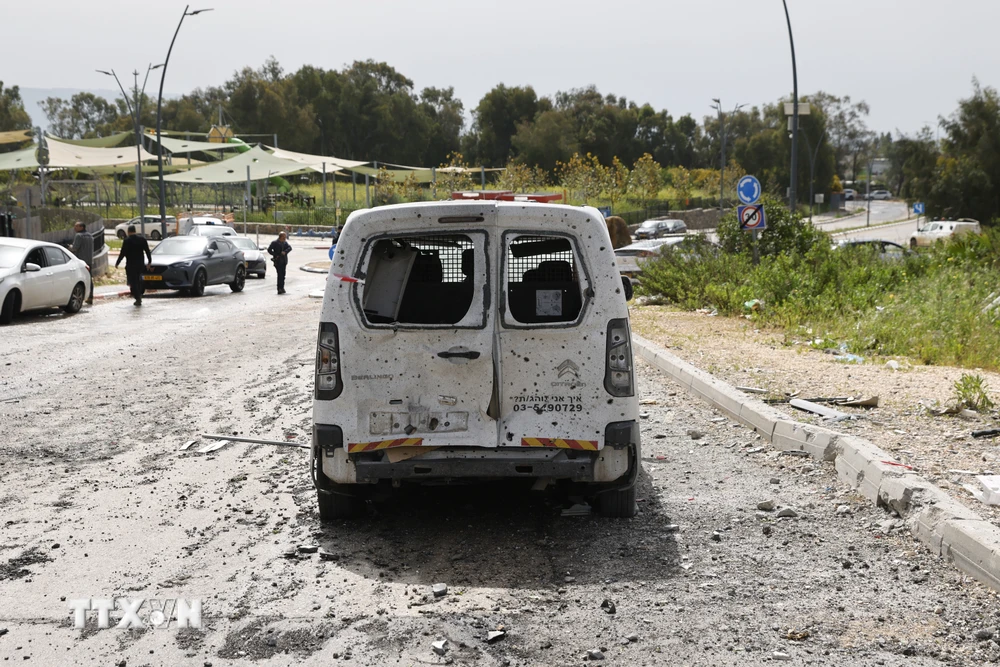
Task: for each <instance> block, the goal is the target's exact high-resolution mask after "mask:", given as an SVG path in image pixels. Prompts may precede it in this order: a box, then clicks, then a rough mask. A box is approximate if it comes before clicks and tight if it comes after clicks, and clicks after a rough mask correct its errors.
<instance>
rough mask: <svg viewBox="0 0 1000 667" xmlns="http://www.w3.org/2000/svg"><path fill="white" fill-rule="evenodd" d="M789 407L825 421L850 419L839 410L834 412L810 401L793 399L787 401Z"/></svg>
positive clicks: (849, 416)
mask: <svg viewBox="0 0 1000 667" xmlns="http://www.w3.org/2000/svg"><path fill="white" fill-rule="evenodd" d="M789 405H791V406H792V407H793V408H796V409H797V410H802V411H803V412H811V413H813V414H816V415H819V416H821V417H823V418H825V419H850V418H851V415H849V414H847V413H846V412H841V411H840V410H834V409H833V408H829V407H827V406H825V405H820V404H819V403H813V402H812V401H806V400H804V399H801V398H793V399H792V400H791V401H789Z"/></svg>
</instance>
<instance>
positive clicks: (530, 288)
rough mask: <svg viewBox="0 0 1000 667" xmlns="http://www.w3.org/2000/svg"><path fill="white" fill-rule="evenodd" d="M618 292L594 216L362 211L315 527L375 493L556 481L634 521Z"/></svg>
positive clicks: (625, 344) (443, 206)
mask: <svg viewBox="0 0 1000 667" xmlns="http://www.w3.org/2000/svg"><path fill="white" fill-rule="evenodd" d="M626 291H627V292H628V296H629V297H630V296H631V289H630V286H627V285H625V284H623V281H622V278H621V275H620V274H619V272H618V268H617V267H616V266H615V255H614V253H613V251H612V247H611V240H610V238H609V236H608V231H607V227H606V226H605V223H604V220H603V218H602V216H601V214H600V213H599V212H598V211H597V210H596V209H593V208H580V207H574V206H561V205H553V204H536V203H521V202H509V203H508V202H497V201H456V202H429V203H417V204H402V205H396V206H385V207H380V208H376V209H370V210H362V211H356V212H355V213H353V214H351V216H350V217H349V218H348V220H347V223H346V224H345V226H344V228H343V231H342V233H341V235H340V239H339V241H338V243H337V249H336V252H335V254H334V257H333V264H332V266H331V269H330V274H329V277H328V280H327V285H326V292H325V295H324V302H323V309H322V315H321V321H320V325H319V340H318V345H317V351H316V377H315V396H314V398H315V402H314V407H313V439H312V455H311V461H312V477H313V481H314V483H315V485H316V489H317V492H318V498H319V511H320V516H321V518H322V519H323V520H331V519H335V518H344V517H349V516H353V515H355V514H357V513H359V512H361V511H362V510H363V509H364V501H365V499H367V498H370V497H372V495H374V493H375V491H376V489H379V488H382V489H385V488H387V487H388V488H391V487H392V486H399V485H401V484H404V483H434V484H446V483H463V482H464V483H469V482H476V481H480V480H487V479H509V478H525V479H528V480H533V482H534V484H533V488H535V489H543V488H545V487H546V486H547V485H548V484H551V483H555V482H557V481H558V482H560V483H568V484H570V485H572V488H574V489H578V492H579V493H580V494H581V495H585V496H588V497H590V498H591V500H592V502H593V503H594V506H595V508H596V509H597V511H598V512H599V513H600V514H602V515H604V516H614V517H630V516H633V515H634V513H635V480H636V475H637V473H638V471H639V460H640V451H639V426H638V412H639V408H638V400H637V398H636V395H635V374H634V371H633V360H632V347H631V338H630V332H629V321H628V308H627V304H626Z"/></svg>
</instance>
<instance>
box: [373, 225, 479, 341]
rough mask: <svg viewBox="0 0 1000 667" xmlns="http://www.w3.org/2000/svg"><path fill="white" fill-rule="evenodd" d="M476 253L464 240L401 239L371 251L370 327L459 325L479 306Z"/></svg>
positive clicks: (436, 237) (461, 237)
mask: <svg viewBox="0 0 1000 667" xmlns="http://www.w3.org/2000/svg"><path fill="white" fill-rule="evenodd" d="M475 257H476V247H475V244H474V243H473V240H472V238H471V237H469V236H466V235H464V234H449V235H434V236H397V237H393V238H387V239H379V240H377V241H375V242H374V244H373V245H372V246H371V251H370V254H369V257H368V266H367V268H366V269H365V273H366V277H365V285H364V288H363V299H362V309H363V311H364V317H365V319H366V320H367V321H368V323H369V324H457V323H459V322H460V321H462V319H463V318H465V316H466V314H467V313H468V312H469V309H470V308H471V306H472V303H473V297H474V294H475V290H474V289H473V286H474V283H475V270H476V265H475V263H476V259H475Z"/></svg>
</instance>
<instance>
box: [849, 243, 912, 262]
mask: <svg viewBox="0 0 1000 667" xmlns="http://www.w3.org/2000/svg"><path fill="white" fill-rule="evenodd" d="M835 247H837V248H868V249H869V250H871V251H872V252H875V253H878V256H879V258H880V259H884V260H889V261H892V260H900V259H903V258H904V257H906V256H907V255H909V254H910V251H909V250H907V249H906V248H905V247H903V246H901V245H899V244H898V243H895V242H893V241H886V240H885V239H846V240H842V241H840V242H838V243H837V244H836V246H835Z"/></svg>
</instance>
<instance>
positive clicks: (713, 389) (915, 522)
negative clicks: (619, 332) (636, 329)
mask: <svg viewBox="0 0 1000 667" xmlns="http://www.w3.org/2000/svg"><path fill="white" fill-rule="evenodd" d="M632 344H633V346H634V348H635V351H636V354H637V356H638V357H639V358H640V359H642V360H643V361H645V362H647V363H648V364H650V365H651V366H653V367H654V368H657V369H659V370H660V371H663V372H664V373H666V374H667V375H669V376H670V377H671V378H673V379H674V380H675V381H676V382H677V383H678V384H680V385H681V386H683V387H684V388H685V389H687V390H688V391H689V392H690V393H692V394H694V395H695V396H697V397H699V398H701V399H702V400H704V401H706V402H707V403H709V404H710V405H712V406H713V407H714V408H716V409H718V410H719V411H720V412H722V413H724V414H725V415H727V416H728V417H729V418H731V419H733V420H735V421H737V422H740V423H741V424H743V425H744V426H746V427H748V428H752V429H753V430H755V431H756V432H757V433H759V434H760V435H761V437H763V438H764V439H765V440H767V441H768V442H770V443H771V445H773V446H774V447H775V448H777V449H780V450H782V451H799V452H806V453H808V454H809V455H810V456H811V457H812V458H814V459H818V460H821V461H832V462H833V464H834V468H835V469H836V471H837V476H838V477H839V478H840V479H841V480H842V481H844V482H847V483H848V484H850V485H851V486H852V487H854V488H855V489H857V490H858V492H859V493H860V494H861V495H862V496H864V497H865V498H867V499H868V500H870V501H872V502H873V503H875V504H876V505H877V506H880V507H884V508H886V509H888V510H891V511H894V512H896V513H897V514H899V516H901V517H902V518H903V519H904V520H905V521H906V523H907V525H908V526H909V528H910V531H911V532H912V533H913V535H914V537H916V538H917V539H919V540H920V541H921V542H923V543H924V544H926V545H927V546H928V547H929V548H930V549H931V550H932V551H934V552H935V553H937V554H938V555H940V556H942V557H944V558H946V559H948V560H950V561H952V562H953V563H955V565H956V566H957V567H958V569H960V570H961V571H962V572H964V573H966V574H968V575H969V576H971V577H973V578H975V579H976V580H978V581H980V582H982V583H983V584H986V585H987V586H989V587H990V588H992V589H994V590H1000V528H998V527H997V526H994V525H993V524H992V523H990V522H989V521H985V520H983V518H982V517H981V516H979V515H978V514H976V513H975V512H974V511H972V510H970V509H969V508H967V507H966V506H965V505H963V504H961V503H959V502H958V501H956V500H954V499H953V498H952V497H951V496H949V495H948V494H947V493H945V492H944V491H942V490H941V489H940V488H938V487H937V486H935V485H934V484H932V483H930V482H929V481H927V480H926V479H924V478H923V477H921V476H919V475H917V474H916V473H913V472H910V471H908V470H907V469H906V468H905V467H903V466H900V465H894V464H893V462H892V456H890V455H889V454H888V453H887V452H885V451H883V450H882V449H879V448H878V447H877V446H875V445H874V444H873V443H871V442H869V441H867V440H863V439H862V438H858V437H855V436H852V435H845V434H843V433H837V432H836V431H831V430H829V429H825V428H823V427H820V426H813V425H811V424H803V423H800V422H797V421H795V420H794V419H792V418H790V417H789V416H788V415H786V414H784V413H783V412H780V411H778V410H775V409H774V408H772V407H771V406H769V405H767V404H766V403H763V402H762V401H759V400H757V399H755V398H753V397H751V396H750V395H748V394H744V393H743V392H741V391H739V390H738V389H735V388H734V387H731V386H730V385H728V384H726V383H725V382H722V381H721V380H719V379H718V378H716V377H714V376H712V375H711V374H710V373H706V372H705V371H703V370H701V369H699V368H696V367H694V366H692V365H691V364H689V363H688V362H686V361H684V360H683V359H680V358H678V357H677V356H676V355H673V354H671V353H670V352H668V351H667V350H665V349H664V348H662V347H660V346H658V345H656V344H655V343H652V342H650V341H648V340H646V339H645V338H643V337H641V336H638V335H636V334H632Z"/></svg>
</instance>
